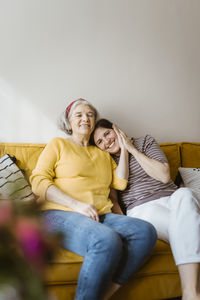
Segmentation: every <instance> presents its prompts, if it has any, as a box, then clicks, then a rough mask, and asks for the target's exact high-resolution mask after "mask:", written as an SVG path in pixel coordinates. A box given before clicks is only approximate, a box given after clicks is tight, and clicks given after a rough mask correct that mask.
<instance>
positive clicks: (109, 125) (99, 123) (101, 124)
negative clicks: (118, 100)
mask: <svg viewBox="0 0 200 300" xmlns="http://www.w3.org/2000/svg"><path fill="white" fill-rule="evenodd" d="M100 127H101V128H109V129H113V123H111V122H110V121H109V120H107V119H100V120H99V121H97V122H96V125H95V127H94V130H93V132H92V133H91V136H90V144H91V145H95V142H94V133H95V130H96V129H97V128H100Z"/></svg>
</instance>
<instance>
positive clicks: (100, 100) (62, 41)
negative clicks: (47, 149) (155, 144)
mask: <svg viewBox="0 0 200 300" xmlns="http://www.w3.org/2000/svg"><path fill="white" fill-rule="evenodd" d="M199 28H200V1H199V0H0V103H1V106H0V142H4V141H6V142H47V141H48V140H49V139H51V137H53V136H56V135H60V132H59V131H58V130H57V127H56V120H57V117H58V116H59V114H60V112H61V111H62V110H63V109H64V108H65V106H66V105H67V104H68V102H69V101H72V100H74V99H76V98H77V97H83V98H86V99H88V100H89V101H91V102H92V103H93V104H94V105H95V106H96V107H97V109H99V111H100V113H101V116H102V117H107V118H110V119H112V120H113V121H114V122H115V123H117V124H118V125H119V126H120V127H121V128H122V129H123V130H125V131H126V132H127V133H128V134H129V135H132V136H140V135H143V134H145V133H150V134H152V135H153V136H154V137H156V139H157V140H158V141H159V142H173V141H175V142H177V141H183V140H185V141H196V142H200V130H199V127H200V34H199Z"/></svg>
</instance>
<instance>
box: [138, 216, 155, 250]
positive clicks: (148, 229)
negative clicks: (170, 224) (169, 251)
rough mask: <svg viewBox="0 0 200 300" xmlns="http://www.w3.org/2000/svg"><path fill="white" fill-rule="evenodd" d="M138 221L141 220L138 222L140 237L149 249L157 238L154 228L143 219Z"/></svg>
mask: <svg viewBox="0 0 200 300" xmlns="http://www.w3.org/2000/svg"><path fill="white" fill-rule="evenodd" d="M140 221H141V224H140V228H141V229H140V235H141V238H142V239H143V240H144V243H145V244H146V247H147V248H149V251H151V250H152V248H153V247H154V246H155V244H156V242H157V239H158V236H157V232H156V229H155V227H154V226H153V225H152V224H151V223H149V222H147V221H144V220H140Z"/></svg>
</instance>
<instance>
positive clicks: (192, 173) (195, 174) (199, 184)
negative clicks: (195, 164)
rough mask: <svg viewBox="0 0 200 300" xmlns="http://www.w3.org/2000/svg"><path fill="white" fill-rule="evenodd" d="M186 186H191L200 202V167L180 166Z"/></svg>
mask: <svg viewBox="0 0 200 300" xmlns="http://www.w3.org/2000/svg"><path fill="white" fill-rule="evenodd" d="M179 172H180V174H181V177H182V179H183V183H184V186H186V187H189V188H190V189H191V190H192V191H193V193H194V195H195V197H196V198H197V199H198V200H199V202H200V168H179Z"/></svg>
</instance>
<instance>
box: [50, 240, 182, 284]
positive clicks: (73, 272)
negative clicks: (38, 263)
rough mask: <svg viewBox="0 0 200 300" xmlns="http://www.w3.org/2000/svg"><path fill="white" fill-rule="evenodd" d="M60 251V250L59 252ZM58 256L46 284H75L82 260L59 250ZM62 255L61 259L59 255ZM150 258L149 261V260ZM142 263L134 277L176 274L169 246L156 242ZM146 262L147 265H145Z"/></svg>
mask: <svg viewBox="0 0 200 300" xmlns="http://www.w3.org/2000/svg"><path fill="white" fill-rule="evenodd" d="M59 251H60V250H59ZM61 251H62V253H61V252H58V255H56V257H55V258H54V259H53V260H52V261H51V262H50V264H49V266H48V270H47V274H46V280H45V281H46V283H48V284H55V283H56V282H58V281H59V282H63V283H64V282H68V283H69V282H76V281H77V279H78V274H79V270H80V268H81V264H82V261H83V258H82V257H81V256H79V255H76V254H74V253H72V252H70V251H67V250H64V249H61ZM60 254H61V255H62V258H60V257H59V255H60ZM149 258H151V260H149ZM149 258H148V259H147V261H146V262H145V263H144V265H143V267H142V268H141V269H140V270H139V271H138V272H137V273H136V275H135V276H136V277H137V276H138V277H141V276H145V277H146V276H150V275H154V274H163V273H165V274H170V273H175V274H176V273H177V272H178V271H177V267H176V265H175V263H174V259H173V256H172V254H171V248H170V246H169V244H167V243H165V242H163V241H160V240H158V241H157V243H156V246H155V248H154V250H153V252H152V254H151V255H150V257H149ZM147 262H148V263H147ZM149 263H150V264H149Z"/></svg>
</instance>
